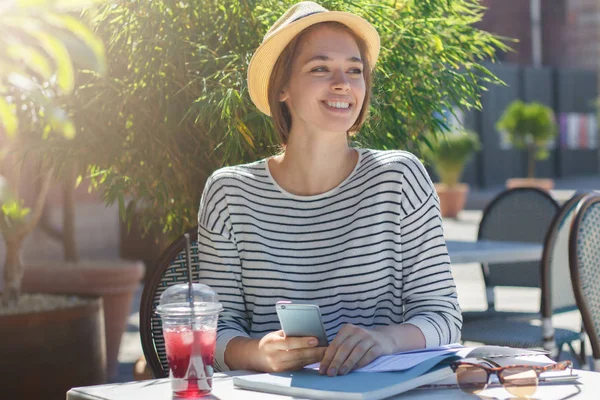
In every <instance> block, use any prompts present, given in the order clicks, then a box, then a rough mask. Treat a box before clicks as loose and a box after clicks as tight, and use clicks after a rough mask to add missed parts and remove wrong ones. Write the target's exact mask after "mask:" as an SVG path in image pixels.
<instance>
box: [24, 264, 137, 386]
mask: <svg viewBox="0 0 600 400" xmlns="http://www.w3.org/2000/svg"><path fill="white" fill-rule="evenodd" d="M144 271H145V267H144V264H143V263H142V262H139V261H137V262H136V261H126V260H106V261H85V262H78V263H47V264H41V263H39V264H30V265H27V266H26V267H25V275H24V276H23V291H25V292H39V293H73V292H77V293H81V294H86V295H94V296H101V297H102V299H103V301H104V321H105V331H106V365H107V377H108V378H109V379H110V378H112V377H113V376H115V374H116V371H117V365H118V355H119V347H120V345H121V337H122V336H123V332H124V331H125V326H126V323H127V317H128V315H129V312H130V310H131V300H132V297H133V294H134V293H135V291H136V290H137V289H138V287H139V285H140V281H141V279H142V278H143V276H144Z"/></svg>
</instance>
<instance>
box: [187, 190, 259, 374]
mask: <svg viewBox="0 0 600 400" xmlns="http://www.w3.org/2000/svg"><path fill="white" fill-rule="evenodd" d="M227 215H228V214H227V205H226V197H225V194H224V192H223V190H222V189H220V188H218V186H217V185H214V184H213V182H212V180H211V179H209V181H208V182H207V184H206V186H205V190H204V193H203V195H202V200H201V202H200V212H199V214H198V250H199V261H200V282H201V283H204V284H206V285H208V286H210V287H211V288H212V289H213V290H215V292H217V294H218V296H219V301H220V302H221V304H222V305H223V311H222V312H221V314H220V315H219V323H218V327H217V345H216V350H215V369H216V370H217V371H228V370H229V368H228V367H227V365H226V364H225V348H226V346H227V343H228V342H229V341H230V340H231V339H233V338H234V337H237V336H243V337H250V335H249V329H250V323H249V320H248V315H247V312H246V307H245V303H244V297H243V292H244V291H243V287H242V279H241V275H242V271H241V263H240V257H239V253H238V250H237V247H236V245H235V241H234V237H233V234H232V231H231V227H230V226H228V223H227V221H228V218H227Z"/></svg>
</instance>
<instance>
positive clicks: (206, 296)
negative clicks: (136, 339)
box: [156, 283, 223, 316]
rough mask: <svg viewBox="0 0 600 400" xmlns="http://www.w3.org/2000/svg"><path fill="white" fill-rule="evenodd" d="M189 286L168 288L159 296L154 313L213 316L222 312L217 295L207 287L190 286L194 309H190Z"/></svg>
mask: <svg viewBox="0 0 600 400" xmlns="http://www.w3.org/2000/svg"><path fill="white" fill-rule="evenodd" d="M188 295H189V286H188V284H187V283H180V284H176V285H173V286H170V287H169V288H168V289H167V290H165V291H164V293H163V294H162V295H161V296H160V301H159V305H158V306H157V307H156V313H157V314H160V315H182V316H185V315H213V314H217V313H219V312H220V311H222V310H223V306H222V305H221V303H219V300H218V297H217V294H216V293H215V292H214V291H213V290H212V289H211V288H210V287H209V286H207V285H203V284H201V283H194V284H192V295H193V303H194V307H193V309H192V307H190V301H189V297H188Z"/></svg>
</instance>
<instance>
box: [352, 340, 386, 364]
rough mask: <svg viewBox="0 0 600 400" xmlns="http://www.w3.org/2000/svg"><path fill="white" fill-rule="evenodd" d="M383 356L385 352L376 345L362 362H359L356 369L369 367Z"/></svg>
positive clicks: (363, 357)
mask: <svg viewBox="0 0 600 400" xmlns="http://www.w3.org/2000/svg"><path fill="white" fill-rule="evenodd" d="M382 355H383V351H382V350H381V348H380V347H379V346H377V345H375V346H373V347H371V348H370V349H369V351H367V352H366V353H365V355H364V356H362V358H361V359H360V360H358V362H357V363H356V366H355V368H354V369H359V368H362V367H364V366H366V365H368V364H369V363H370V362H371V361H373V360H375V359H376V358H379V357H381V356H382Z"/></svg>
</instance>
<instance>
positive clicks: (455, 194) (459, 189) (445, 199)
mask: <svg viewBox="0 0 600 400" xmlns="http://www.w3.org/2000/svg"><path fill="white" fill-rule="evenodd" d="M434 186H435V190H436V191H437V194H438V196H439V198H440V209H441V210H442V217H445V218H456V216H457V215H458V213H459V212H460V211H462V209H463V208H464V207H465V203H466V201H467V194H468V193H469V185H467V184H466V183H459V184H457V185H454V186H447V185H445V184H443V183H436V184H435V185H434Z"/></svg>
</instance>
